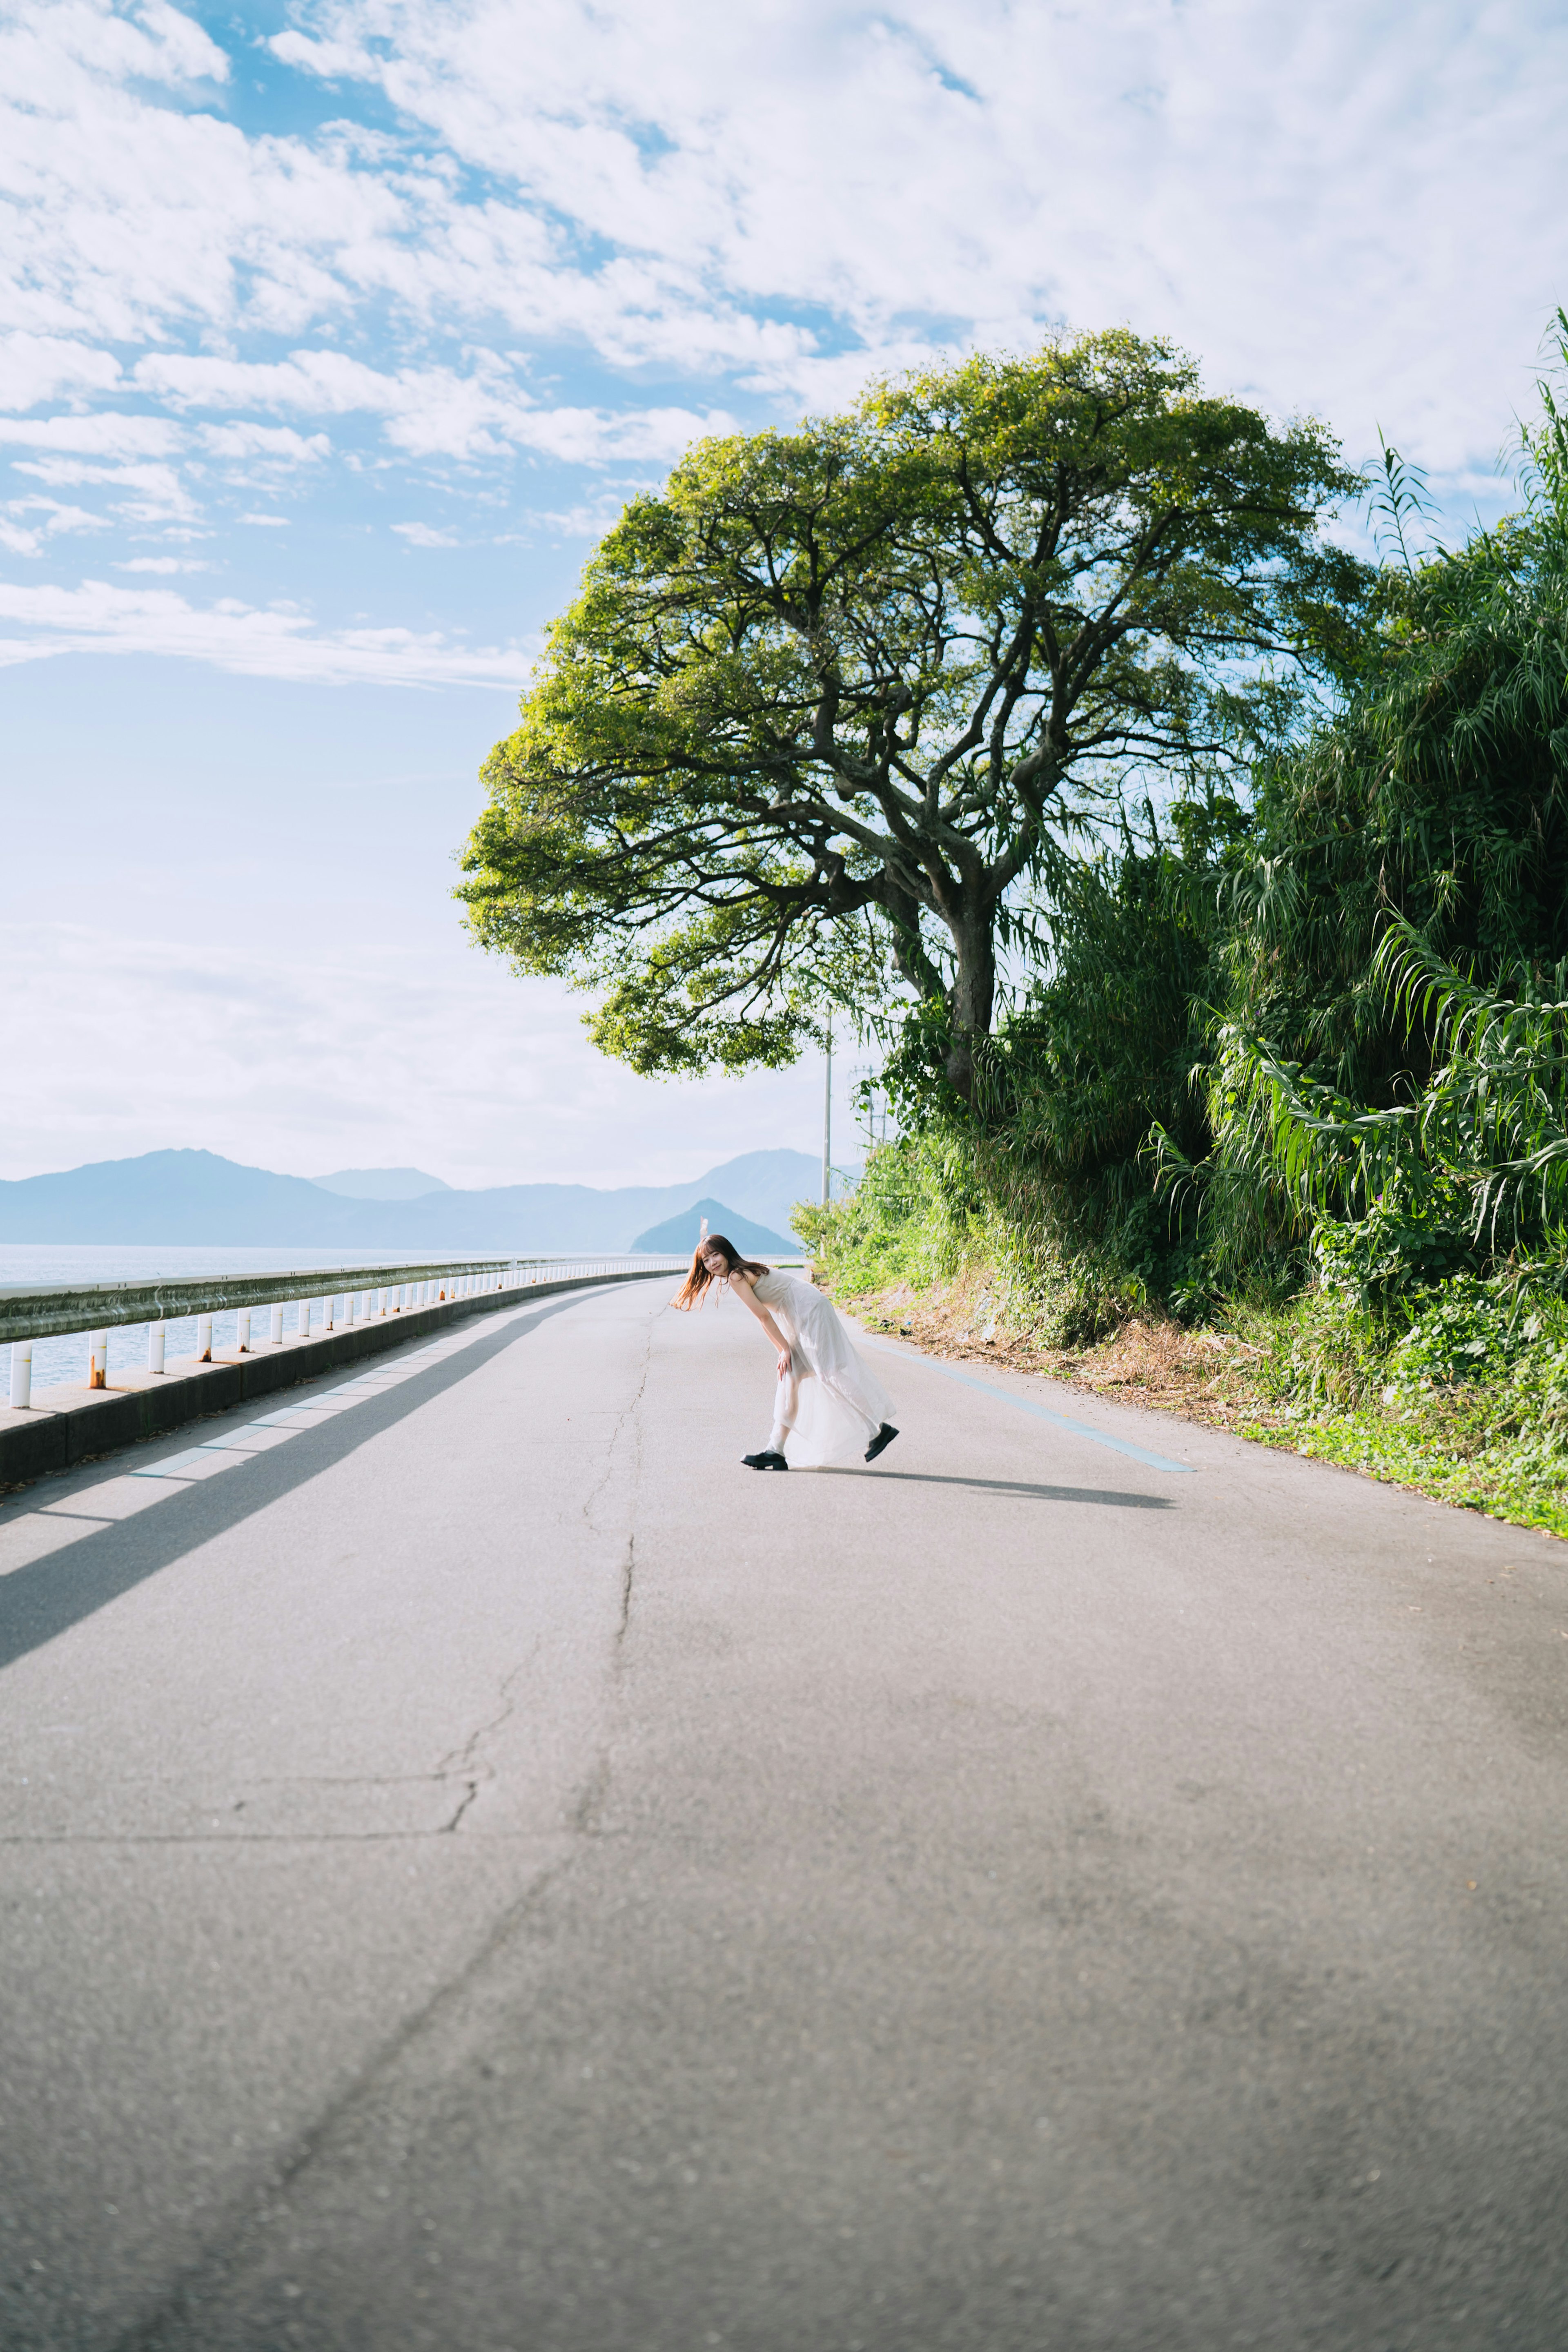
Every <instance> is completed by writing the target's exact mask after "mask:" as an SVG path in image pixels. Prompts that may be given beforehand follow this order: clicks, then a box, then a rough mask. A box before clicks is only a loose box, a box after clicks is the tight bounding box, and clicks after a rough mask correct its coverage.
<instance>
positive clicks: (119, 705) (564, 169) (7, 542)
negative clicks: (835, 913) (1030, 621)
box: [0, 0, 1568, 1185]
mask: <svg viewBox="0 0 1568 2352" xmlns="http://www.w3.org/2000/svg"><path fill="white" fill-rule="evenodd" d="M1564 121H1568V10H1564V8H1563V6H1562V5H1561V0H1552V5H1523V4H1522V0H1521V5H1515V4H1514V0H1502V4H1501V5H1490V6H1485V5H1480V6H1476V5H1447V0H1401V5H1376V0H1354V5H1348V0H1317V5H1314V6H1313V7H1312V8H1311V9H1304V8H1302V7H1301V5H1299V0H1250V5H1238V0H1179V5H1170V0H1094V5H1075V6H1060V7H1059V6H1052V5H1041V0H1032V4H1031V5H1009V0H967V5H963V6H962V7H952V6H949V7H945V8H944V7H939V6H937V5H935V0H919V5H912V6H904V7H887V8H876V7H868V8H849V7H840V6H832V5H821V0H788V5H771V0H753V5H748V6H746V7H743V8H737V7H736V6H735V5H733V0H726V5H713V4H712V0H637V5H634V6H632V5H621V0H595V5H591V6H589V5H576V4H575V0H299V5H287V0H278V4H277V5H241V6H229V7H225V6H216V5H214V6H205V5H203V6H186V7H183V8H179V7H175V6H172V5H166V0H142V5H138V0H119V4H118V5H117V0H46V5H37V0H0V852H3V855H0V920H3V921H4V924H5V940H4V956H5V963H4V971H5V986H4V990H3V992H0V999H3V1003H4V1012H3V1013H0V1053H3V1057H4V1062H3V1066H4V1072H5V1087H4V1090H3V1093H0V1102H3V1105H4V1123H3V1127H0V1175H4V1176H8V1177H16V1176H23V1175H28V1174H32V1173H35V1172H37V1171H41V1170H44V1169H47V1168H59V1167H67V1166H71V1165H74V1164H76V1163H77V1162H78V1161H81V1160H94V1159H105V1158H113V1157H119V1156H121V1155H124V1154H129V1153H131V1152H136V1151H142V1150H154V1149H158V1148H162V1147H163V1146H168V1145H200V1146H204V1147H205V1148H207V1149H209V1150H215V1151H221V1152H224V1153H225V1154H226V1155H228V1156H230V1157H232V1158H235V1159H240V1160H247V1161H250V1162H252V1163H254V1164H258V1165H262V1166H267V1167H271V1168H277V1169H282V1170H286V1171H289V1172H292V1173H296V1174H301V1175H310V1174H314V1173H319V1172H324V1171H328V1170H330V1169H335V1168H339V1167H343V1166H382V1165H394V1164H395V1165H401V1164H413V1165H415V1166H419V1167H423V1168H425V1169H428V1170H430V1171H432V1172H434V1173H435V1174H437V1175H440V1176H442V1177H444V1179H445V1180H446V1181H449V1182H452V1183H455V1184H463V1185H473V1184H487V1183H505V1182H522V1181H539V1180H547V1179H548V1180H561V1181H582V1182H590V1183H601V1184H609V1183H627V1182H638V1181H655V1182H664V1181H680V1180H682V1179H684V1178H685V1177H687V1176H690V1175H695V1174H696V1173H699V1172H700V1171H702V1170H703V1169H705V1168H706V1167H708V1166H711V1165H713V1164H714V1163H715V1162H716V1161H718V1160H724V1159H727V1158H728V1157H731V1156H733V1154H734V1153H736V1152H739V1151H744V1150H757V1149H760V1148H765V1147H767V1146H770V1145H776V1144H790V1145H794V1146H796V1147H798V1148H800V1149H801V1150H819V1149H820V1145H821V1092H822V1072H821V1063H820V1062H818V1063H817V1064H816V1065H815V1066H812V1065H810V1064H806V1065H802V1066H800V1068H798V1069H797V1070H795V1071H792V1072H781V1073H771V1074H767V1075H758V1076H748V1077H746V1078H743V1079H740V1080H735V1079H727V1078H714V1079H711V1080H705V1081H700V1082H690V1081H682V1082H667V1083H658V1082H653V1081H648V1080H643V1079H639V1078H637V1077H635V1076H632V1073H631V1072H630V1071H627V1070H625V1069H623V1068H622V1067H621V1066H618V1065H616V1064H614V1063H611V1062H608V1061H606V1060H604V1059H603V1058H602V1057H601V1056H600V1055H596V1054H595V1053H594V1052H593V1050H592V1049H591V1047H590V1046H589V1045H588V1044H587V1042H586V1039H585V1038H584V1036H583V1034H582V1032H581V1028H580V1019H581V1013H582V1009H583V1008H582V1004H581V1001H580V999H578V998H576V997H574V996H573V995H572V994H571V992H570V991H568V990H567V989H565V988H564V987H563V986H561V985H559V984H557V983H554V982H544V981H537V980H531V981H526V982H525V981H519V980H517V978H515V977H514V976H513V975H512V974H511V973H509V971H507V968H506V966H505V965H504V964H502V963H500V962H498V961H496V960H495V959H493V958H490V957H486V956H484V955H482V954H481V953H480V952H479V951H478V950H476V948H474V947H473V946H472V944H471V943H470V942H469V941H468V940H467V938H466V935H465V932H464V931H463V929H462V927H461V923H460V920H459V915H458V910H457V909H456V908H455V906H454V905H453V903H452V899H451V895H450V894H451V890H452V887H453V885H454V883H455V879H456V871H455V862H454V861H455V856H456V854H457V852H458V851H459V849H460V847H461V845H462V842H463V840H464V838H465V835H466V833H467V830H468V828H469V826H470V825H471V824H472V823H473V821H474V818H475V816H476V814H477V812H478V809H479V806H480V804H481V790H480V787H479V785H478V783H477V781H476V771H477V769H478V766H479V764H480V762H481V761H482V760H483V758H484V756H485V753H486V751H487V750H488V749H489V746H490V745H491V743H492V742H494V741H495V740H496V739H497V737H499V736H500V735H502V734H504V733H506V732H507V730H508V729H509V727H510V725H511V723H512V721H513V717H514V713H515V709H516V701H517V693H518V691H519V689H520V688H521V686H522V684H523V682H524V680H525V678H526V676H527V674H528V667H529V664H530V661H531V660H532V659H533V658H534V656H535V654H536V653H537V650H538V645H539V642H540V636H541V633H542V631H543V629H544V628H545V627H546V625H548V623H549V620H550V618H551V617H552V615H553V614H555V613H556V612H557V611H558V610H559V608H560V607H561V606H562V604H564V603H565V602H566V601H567V600H568V598H569V597H570V593H571V590H572V586H573V583H574V581H575V579H576V577H577V575H578V572H579V571H580V566H581V564H582V562H583V561H584V559H585V557H586V555H587V553H588V552H589V551H590V549H591V546H592V543H593V541H594V539H595V537H596V536H597V535H598V533H599V532H600V531H601V530H602V529H603V528H604V526H605V524H606V523H607V522H608V521H609V520H612V518H613V517H614V515H615V514H616V513H617V512H618V510H619V509H620V507H621V505H622V502H623V501H624V499H626V498H627V497H628V496H629V495H630V494H631V493H632V491H633V490H635V489H637V488H642V487H644V486H651V485H654V484H656V483H657V482H658V481H659V479H660V478H661V477H662V474H663V472H664V469H665V468H666V467H668V465H669V464H670V463H671V461H672V460H673V459H674V457H676V456H677V455H678V454H679V452H680V451H681V450H682V449H683V448H684V447H685V446H686V445H687V444H688V443H689V442H690V441H691V440H693V439H694V438H695V437H696V436H699V435H701V434H703V433H705V432H709V431H714V430H727V429H732V428H734V427H736V426H741V427H747V428H754V427H760V426H763V425H773V424H788V423H789V422H792V421H793V420H794V419H796V418H798V417H799V416H800V415H801V414H802V412H805V411H821V410H823V409H831V408H832V407H833V406H835V405H837V404H841V403H842V402H844V401H845V400H847V399H848V398H849V397H850V396H852V394H853V393H854V392H855V391H856V390H857V388H858V387H859V386H860V385H861V384H862V383H864V382H865V381H866V380H867V378H868V377H871V376H873V375H881V374H886V373H892V372H895V371H896V370H898V369H900V368H903V367H906V366H911V365H915V364H917V363H920V362H925V361H927V360H929V359H931V358H932V357H934V356H937V355H940V354H944V353H955V352H961V351H964V350H967V349H972V348H975V347H984V348H988V349H1009V350H1027V349H1029V348H1030V347H1031V346H1032V345H1033V344H1035V343H1037V342H1038V341H1040V338H1041V337H1042V336H1043V335H1044V334H1047V333H1050V332H1054V331H1059V330H1061V329H1062V328H1068V329H1072V330H1078V329H1087V328H1096V327H1102V326H1108V325H1117V324H1127V325H1130V326H1132V327H1134V329H1135V330H1137V331H1139V332H1142V333H1145V334H1164V335H1170V336H1173V337H1175V338H1176V340H1177V341H1179V342H1181V343H1182V344H1184V345H1185V346H1186V348H1188V349H1189V350H1191V351H1192V352H1195V353H1196V354H1197V356H1198V358H1199V360H1200V361H1201V362H1202V365H1203V368H1204V372H1205V378H1206V381H1207V383H1208V385H1209V386H1210V387H1211V388H1212V389H1214V390H1216V391H1221V392H1228V393H1230V394H1236V395H1238V396H1239V397H1242V398H1245V399H1247V400H1249V401H1251V402H1253V403H1255V404H1259V405H1260V406H1262V407H1264V408H1266V409H1267V410H1269V411H1270V413H1271V414H1272V415H1276V416H1279V417H1281V418H1283V417H1286V416H1290V415H1299V414H1302V413H1311V414H1313V415H1318V416H1320V417H1322V418H1323V419H1325V420H1326V421H1327V422H1328V423H1329V424H1330V425H1332V426H1333V429H1334V431H1335V432H1336V433H1337V434H1338V435H1339V436H1340V437H1341V439H1342V441H1343V446H1344V448H1345V451H1346V453H1347V455H1348V456H1349V457H1350V458H1351V459H1352V460H1353V461H1354V462H1356V463H1360V462H1363V461H1364V460H1365V459H1366V458H1367V457H1369V456H1370V455H1371V454H1372V453H1374V452H1375V448H1376V446H1377V436H1378V433H1379V432H1380V431H1381V432H1382V433H1384V434H1385V435H1386V436H1387V437H1388V438H1389V439H1390V440H1392V441H1394V442H1395V443H1396V445H1397V446H1399V448H1400V449H1401V450H1402V451H1403V452H1404V453H1405V455H1406V457H1409V458H1411V459H1413V460H1414V461H1415V462H1416V463H1418V464H1419V465H1421V466H1423V467H1425V468H1426V469H1427V476H1428V478H1429V482H1430V485H1431V488H1432V491H1433V494H1434V496H1435V497H1436V499H1437V501H1438V504H1439V506H1440V508H1441V509H1442V510H1443V512H1444V514H1445V515H1446V516H1447V517H1448V520H1449V525H1450V527H1451V528H1452V529H1455V530H1461V529H1462V528H1463V527H1464V525H1465V522H1466V521H1467V520H1473V518H1474V516H1475V515H1476V514H1477V513H1479V514H1480V515H1482V516H1484V517H1486V518H1488V519H1490V517H1492V516H1493V515H1495V514H1496V513H1497V512H1499V511H1500V510H1501V509H1502V508H1503V507H1504V506H1506V505H1507V504H1509V503H1510V502H1511V491H1510V486H1509V481H1508V477H1507V467H1506V462H1505V464H1504V467H1503V468H1502V470H1500V465H1499V460H1500V455H1504V454H1505V453H1506V451H1507V448H1508V445H1509V443H1510V439H1511V434H1512V432H1513V429H1514V419H1515V418H1516V417H1517V416H1518V415H1521V414H1528V413H1529V411H1530V410H1531V407H1532V405H1533V393H1532V385H1533V381H1534V378H1535V375H1536V374H1537V373H1538V372H1539V364H1540V352H1541V345H1542V334H1543V331H1544V330H1545V328H1546V326H1547V324H1548V322H1549V321H1550V320H1551V317H1552V311H1553V310H1554V309H1555V307H1556V305H1557V304H1559V303H1562V302H1565V301H1568V230H1565V228H1564V223H1565V222H1568V141H1564V139H1563V130H1562V126H1563V122H1564ZM1350 527H1351V528H1352V529H1355V528H1358V527H1359V526H1357V525H1356V524H1355V523H1354V519H1353V520H1352V523H1351V525H1350ZM864 1066H865V1063H864V1059H863V1056H862V1055H860V1054H859V1053H858V1051H856V1050H853V1049H852V1050H851V1051H850V1052H848V1053H846V1054H841V1055H840V1056H839V1057H838V1059H837V1063H836V1068H837V1072H838V1076H839V1081H840V1083H839V1086H838V1087H837V1090H836V1091H837V1097H838V1099H837V1108H836V1110H835V1120H836V1126H837V1136H838V1145H837V1152H836V1156H839V1157H841V1158H853V1157H858V1156H859V1148H858V1146H857V1145H856V1144H855V1141H854V1136H853V1127H852V1118H851V1115H850V1110H849V1105H848V1098H847V1087H848V1083H849V1081H850V1080H852V1077H853V1076H854V1075H855V1074H856V1072H857V1070H860V1069H863V1068H864Z"/></svg>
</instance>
